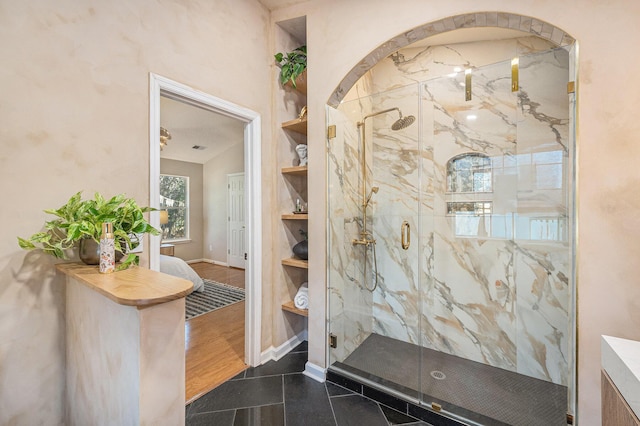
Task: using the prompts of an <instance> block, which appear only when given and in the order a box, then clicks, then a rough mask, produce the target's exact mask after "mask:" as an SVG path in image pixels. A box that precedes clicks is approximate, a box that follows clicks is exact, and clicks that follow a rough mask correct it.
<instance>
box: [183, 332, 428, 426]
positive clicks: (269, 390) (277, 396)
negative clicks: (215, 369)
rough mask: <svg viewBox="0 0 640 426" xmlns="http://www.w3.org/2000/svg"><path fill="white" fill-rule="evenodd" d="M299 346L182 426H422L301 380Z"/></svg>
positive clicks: (211, 395)
mask: <svg viewBox="0 0 640 426" xmlns="http://www.w3.org/2000/svg"><path fill="white" fill-rule="evenodd" d="M306 361H307V344H306V342H303V343H302V344H300V345H299V346H298V347H296V348H295V349H294V350H292V351H291V352H290V353H288V354H287V355H285V356H284V357H283V358H282V359H280V360H279V361H270V362H268V363H266V364H264V365H261V366H259V367H255V368H249V369H248V370H246V371H244V372H242V373H240V374H239V375H237V376H236V377H234V378H233V379H231V380H229V381H227V382H225V383H223V384H222V385H220V386H218V387H217V388H215V389H213V390H212V391H211V392H208V393H207V394H205V395H203V396H202V397H200V398H199V399H197V400H195V401H194V402H193V403H191V404H189V405H187V407H186V425H187V426H203V425H216V426H240V425H242V426H244V425H254V426H257V425H262V426H280V425H282V426H284V425H285V424H286V426H298V425H313V426H324V425H327V426H356V425H358V426H359V425H367V426H378V425H379V426H390V425H405V426H409V425H421V426H428V423H425V422H422V421H420V420H418V419H416V418H413V417H410V416H408V415H406V414H403V413H401V412H399V411H396V410H394V409H393V408H390V407H387V406H385V405H382V404H380V403H378V402H375V401H373V400H371V399H369V398H366V397H364V396H362V395H359V394H357V393H354V392H352V391H350V390H348V389H346V388H343V387H340V386H338V385H335V384H333V383H329V382H325V383H318V382H316V381H315V380H313V379H310V378H309V377H307V376H305V375H303V374H302V371H303V370H304V365H305V363H306Z"/></svg>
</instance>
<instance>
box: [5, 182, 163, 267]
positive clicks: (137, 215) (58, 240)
mask: <svg viewBox="0 0 640 426" xmlns="http://www.w3.org/2000/svg"><path fill="white" fill-rule="evenodd" d="M81 194H82V193H81V192H78V193H76V194H75V195H74V196H72V197H71V198H70V199H69V201H67V203H66V204H64V205H63V206H61V207H59V208H58V209H48V210H45V213H48V214H52V215H54V216H56V218H55V219H52V220H48V221H46V222H45V231H43V232H36V233H35V234H33V235H31V236H30V237H29V238H20V237H18V244H19V245H20V247H21V248H23V249H25V250H33V249H41V250H42V251H43V252H45V253H47V254H50V255H52V256H54V257H56V258H59V259H67V253H66V251H67V250H69V249H72V248H74V247H76V246H78V248H79V252H80V259H81V260H83V262H85V263H87V264H98V263H99V260H98V257H97V256H95V255H96V253H97V251H98V247H99V242H100V235H101V233H102V224H103V223H104V222H111V223H112V224H113V233H114V237H115V242H114V245H115V249H116V260H118V258H122V257H124V254H125V253H127V252H128V251H129V250H133V249H135V248H136V247H138V246H139V245H140V238H141V237H142V235H143V234H151V235H159V234H160V233H159V231H158V230H157V229H155V228H154V227H153V226H151V225H150V224H149V222H147V221H146V219H145V218H144V216H143V213H146V212H149V211H153V210H155V209H153V208H151V207H140V206H138V204H137V203H136V201H135V200H134V199H133V198H126V197H125V195H124V194H119V195H116V196H114V197H112V198H111V199H108V200H107V199H106V198H104V197H103V196H102V195H100V194H99V193H97V192H96V193H95V195H94V198H93V199H89V200H82V197H81ZM139 261H140V259H139V257H138V255H136V254H134V253H129V254H128V255H127V257H126V258H125V259H124V260H123V261H122V262H121V263H120V265H118V267H117V269H118V270H122V269H126V268H128V267H129V266H130V265H132V264H135V265H137V264H139Z"/></svg>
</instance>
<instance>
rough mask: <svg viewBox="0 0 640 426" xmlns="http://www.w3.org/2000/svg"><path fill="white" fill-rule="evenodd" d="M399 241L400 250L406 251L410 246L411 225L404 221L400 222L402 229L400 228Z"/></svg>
mask: <svg viewBox="0 0 640 426" xmlns="http://www.w3.org/2000/svg"><path fill="white" fill-rule="evenodd" d="M400 239H401V242H402V248H403V249H405V250H408V249H409V246H410V245H411V225H409V222H407V221H406V220H405V221H404V222H402V227H401V228H400Z"/></svg>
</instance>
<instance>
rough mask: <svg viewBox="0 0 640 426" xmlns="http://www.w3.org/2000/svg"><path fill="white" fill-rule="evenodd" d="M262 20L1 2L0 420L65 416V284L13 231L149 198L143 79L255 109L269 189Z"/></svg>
mask: <svg viewBox="0 0 640 426" xmlns="http://www.w3.org/2000/svg"><path fill="white" fill-rule="evenodd" d="M268 24H269V15H268V13H267V12H266V11H265V9H264V8H263V7H262V6H260V5H259V4H258V3H257V2H255V1H254V0H240V1H238V0H219V1H216V2H211V1H201V0H193V1H189V2H183V1H173V0H169V1H157V0H140V1H136V2H130V1H124V0H122V1H121V0H116V1H111V2H102V1H92V0H89V1H83V2H77V1H73V0H62V1H57V2H54V3H52V2H48V1H40V0H28V1H23V2H8V1H2V2H0V51H1V52H2V67H0V76H1V78H0V92H1V93H2V97H1V99H0V117H1V118H0V123H1V125H0V128H1V130H0V140H1V142H0V147H1V149H0V182H1V183H0V185H1V187H2V193H3V196H4V198H5V200H13V201H12V202H11V203H9V204H8V205H5V207H4V208H3V209H0V223H2V224H3V225H2V226H0V318H2V320H1V321H0V424H13V425H35V424H49V425H50V424H62V423H63V421H64V420H63V415H64V414H63V412H64V411H63V407H64V401H63V391H64V387H65V382H64V364H65V358H64V318H63V312H64V285H63V283H61V281H60V280H59V279H58V278H56V275H55V271H54V269H53V267H52V261H51V259H48V258H40V256H39V255H38V254H35V253H34V254H26V253H25V252H23V251H21V250H20V249H19V248H18V246H17V242H16V236H17V235H21V236H26V235H30V234H31V233H33V232H36V231H38V230H39V229H40V228H41V226H42V224H43V222H44V219H45V216H46V215H45V214H44V213H43V212H42V210H43V209H45V208H54V207H57V206H60V205H61V204H63V203H64V202H65V201H66V200H67V199H68V198H69V197H70V196H71V195H72V194H73V193H75V192H76V191H79V190H84V191H85V195H86V196H90V195H92V193H93V192H94V191H101V192H103V193H104V194H105V195H113V194H116V193H120V192H125V193H127V195H129V196H131V197H134V198H136V199H137V200H138V201H139V202H140V203H141V204H145V203H148V200H149V194H148V191H149V134H148V133H149V73H150V72H153V73H156V74H159V75H162V76H164V77H167V78H170V79H172V80H175V81H178V82H181V83H183V84H186V85H189V86H191V87H194V88H195V89H198V90H201V91H203V92H206V93H209V94H212V95H214V96H217V97H219V98H222V99H226V100H229V101H231V102H234V103H236V104H239V105H242V106H245V107H247V108H250V109H252V110H254V111H257V112H259V113H260V114H261V115H262V123H263V126H264V127H263V132H262V144H263V151H262V152H263V155H264V156H263V162H264V164H265V165H266V166H265V167H264V168H263V170H264V175H263V182H264V185H265V186H266V187H269V186H271V185H270V180H271V179H272V178H273V177H272V175H271V173H270V171H271V170H272V167H269V165H270V164H272V163H273V159H272V150H271V149H269V147H270V144H271V138H270V135H271V132H270V131H269V130H268V129H269V127H268V123H269V122H270V120H271V119H270V102H271V101H270V99H271V97H270V92H269V90H270V89H269V88H270V86H271V81H272V80H271V78H270V69H269V67H270V66H271V63H272V57H271V53H270V52H269V48H268V43H267V39H268V31H267V27H268ZM265 129H266V130H265ZM263 208H264V210H265V211H271V208H272V204H271V197H270V193H269V191H268V190H267V191H266V192H265V196H264V197H263ZM263 232H264V233H265V234H266V235H270V234H271V232H272V231H271V225H270V222H269V221H265V222H264V223H263ZM264 241H265V245H266V246H267V247H265V248H264V249H263V252H264V256H265V258H264V260H263V265H264V266H265V269H264V270H263V274H264V277H265V278H264V279H263V283H264V285H265V289H264V290H263V292H267V293H268V292H270V284H271V282H272V280H271V275H270V274H271V265H272V261H271V258H270V253H271V250H270V249H269V246H268V244H269V238H264ZM147 258H148V255H145V256H144V257H143V262H146V261H147ZM263 314H264V321H265V323H267V324H269V323H270V318H271V307H270V306H265V307H264V308H263ZM267 337H270V336H267ZM269 345H271V341H270V340H267V341H265V346H266V347H268V346H269Z"/></svg>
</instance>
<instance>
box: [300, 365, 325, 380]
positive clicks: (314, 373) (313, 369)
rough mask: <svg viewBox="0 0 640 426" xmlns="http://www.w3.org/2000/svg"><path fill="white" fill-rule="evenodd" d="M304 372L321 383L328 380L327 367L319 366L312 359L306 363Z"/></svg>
mask: <svg viewBox="0 0 640 426" xmlns="http://www.w3.org/2000/svg"><path fill="white" fill-rule="evenodd" d="M302 374H304V375H305V376H307V377H310V378H312V379H313V380H315V381H316V382H320V383H324V382H325V380H327V369H326V368H322V367H319V366H317V365H315V364H314V363H312V362H310V361H307V363H306V364H305V365H304V371H303V372H302Z"/></svg>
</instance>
